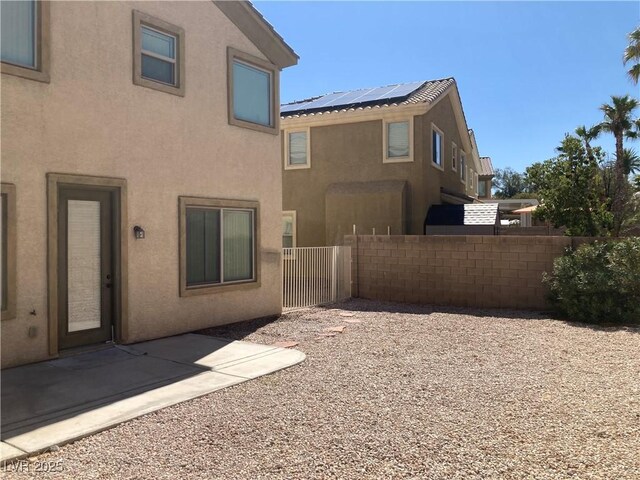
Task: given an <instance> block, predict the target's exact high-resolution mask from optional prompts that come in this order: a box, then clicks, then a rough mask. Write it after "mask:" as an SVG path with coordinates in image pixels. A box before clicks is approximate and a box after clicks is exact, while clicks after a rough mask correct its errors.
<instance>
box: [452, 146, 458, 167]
mask: <svg viewBox="0 0 640 480" xmlns="http://www.w3.org/2000/svg"><path fill="white" fill-rule="evenodd" d="M451 168H452V169H453V170H457V169H458V146H457V145H456V144H455V143H453V142H452V143H451Z"/></svg>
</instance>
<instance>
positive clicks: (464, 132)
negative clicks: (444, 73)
mask: <svg viewBox="0 0 640 480" xmlns="http://www.w3.org/2000/svg"><path fill="white" fill-rule="evenodd" d="M450 88H451V91H450V92H447V93H451V94H452V96H453V98H452V102H451V104H452V105H453V112H454V115H455V117H456V122H457V123H458V130H459V131H460V138H462V142H463V143H464V144H465V145H464V150H465V151H466V152H468V153H469V154H470V155H471V158H473V162H474V164H475V166H476V172H478V171H479V170H480V164H479V162H480V158H479V157H477V158H476V155H475V154H474V148H473V144H472V142H471V136H470V135H469V127H468V125H467V120H466V118H465V115H464V111H463V110H462V100H460V93H459V92H458V86H457V84H455V83H454V84H453V85H452V86H451V87H450ZM447 90H448V89H447ZM443 96H444V95H443Z"/></svg>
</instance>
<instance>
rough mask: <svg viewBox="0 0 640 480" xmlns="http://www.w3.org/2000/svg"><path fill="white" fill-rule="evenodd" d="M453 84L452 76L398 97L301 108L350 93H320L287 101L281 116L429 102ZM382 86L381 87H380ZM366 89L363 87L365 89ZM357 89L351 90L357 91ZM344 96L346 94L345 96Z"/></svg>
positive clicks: (290, 116) (422, 85)
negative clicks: (312, 102)
mask: <svg viewBox="0 0 640 480" xmlns="http://www.w3.org/2000/svg"><path fill="white" fill-rule="evenodd" d="M454 84H455V80H454V79H453V78H443V79H439V80H427V81H425V82H423V83H422V84H421V85H420V86H419V87H418V88H416V89H415V90H413V91H411V92H410V93H409V94H408V95H405V96H403V97H400V98H397V97H395V98H383V99H380V100H375V101H368V102H355V103H348V104H344V105H332V106H330V107H323V108H319V109H308V110H305V109H304V108H303V106H304V104H307V103H309V102H311V101H313V100H318V99H321V98H322V97H325V96H327V95H334V94H335V93H351V92H333V93H328V94H326V95H320V96H318V97H312V98H306V99H304V100H297V101H295V102H291V103H287V104H284V105H282V106H283V107H284V106H285V105H286V106H287V107H288V111H286V112H282V113H281V116H282V118H296V117H306V116H313V115H322V114H325V113H332V112H347V111H358V110H370V109H374V108H384V107H393V106H400V105H411V104H417V103H431V102H433V101H434V100H436V99H437V98H438V97H440V95H442V94H443V93H444V92H445V91H446V90H447V89H448V88H449V87H450V86H451V85H454ZM402 85H406V84H397V85H388V87H395V86H402ZM381 88H382V87H381ZM366 90H368V89H363V91H366ZM357 91H358V90H353V92H357ZM345 97H346V96H345ZM296 104H299V105H300V106H301V109H300V110H295V109H293V108H292V107H293V106H295V105H296Z"/></svg>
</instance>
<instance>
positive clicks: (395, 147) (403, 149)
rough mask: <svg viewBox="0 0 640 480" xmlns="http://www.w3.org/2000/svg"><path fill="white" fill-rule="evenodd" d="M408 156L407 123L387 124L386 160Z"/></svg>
mask: <svg viewBox="0 0 640 480" xmlns="http://www.w3.org/2000/svg"><path fill="white" fill-rule="evenodd" d="M408 156H409V122H390V123H387V158H403V157H408Z"/></svg>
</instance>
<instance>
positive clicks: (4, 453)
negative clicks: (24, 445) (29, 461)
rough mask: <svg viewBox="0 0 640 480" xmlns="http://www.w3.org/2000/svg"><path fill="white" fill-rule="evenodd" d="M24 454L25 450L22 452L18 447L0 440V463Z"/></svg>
mask: <svg viewBox="0 0 640 480" xmlns="http://www.w3.org/2000/svg"><path fill="white" fill-rule="evenodd" d="M26 454H27V452H24V451H22V450H20V449H19V448H16V447H13V446H11V445H9V444H8V443H4V442H0V463H2V462H6V461H8V460H11V459H14V458H19V457H22V456H24V455H26Z"/></svg>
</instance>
